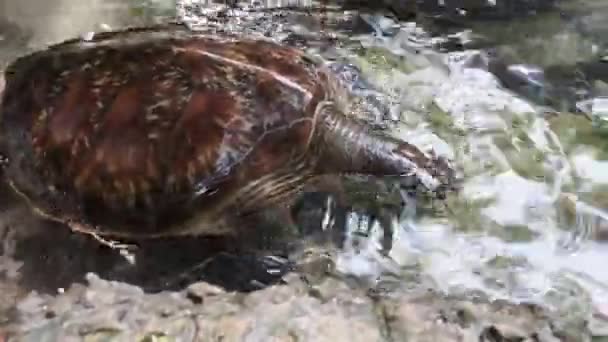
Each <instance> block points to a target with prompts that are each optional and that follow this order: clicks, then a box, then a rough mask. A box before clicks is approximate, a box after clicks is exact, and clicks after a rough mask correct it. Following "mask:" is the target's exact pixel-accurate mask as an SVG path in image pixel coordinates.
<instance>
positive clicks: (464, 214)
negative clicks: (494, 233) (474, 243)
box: [446, 197, 496, 232]
mask: <svg viewBox="0 0 608 342" xmlns="http://www.w3.org/2000/svg"><path fill="white" fill-rule="evenodd" d="M495 201H496V199H494V198H484V199H464V198H461V197H458V198H456V197H448V199H447V200H446V202H447V204H446V206H447V207H448V208H449V209H448V211H449V214H448V217H449V219H450V220H452V222H453V223H454V226H455V228H456V229H457V230H458V231H461V232H481V231H487V230H488V228H489V226H491V225H493V223H492V222H491V221H490V220H488V219H487V217H485V216H484V215H483V214H482V212H481V211H482V210H483V209H484V208H487V207H488V206H490V205H492V204H493V203H495Z"/></svg>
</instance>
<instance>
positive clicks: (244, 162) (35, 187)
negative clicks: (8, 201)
mask: <svg viewBox="0 0 608 342" xmlns="http://www.w3.org/2000/svg"><path fill="white" fill-rule="evenodd" d="M330 69H331V68H328V67H327V66H326V64H324V63H323V62H322V61H321V60H320V59H317V58H315V57H312V56H309V55H307V54H306V53H304V52H303V51H302V50H300V49H297V48H293V47H288V46H283V45H280V44H277V43H274V42H272V41H270V40H266V39H262V38H255V39H254V38H251V37H249V38H248V37H242V36H238V35H236V34H228V33H225V34H220V33H218V34H214V35H208V34H203V33H195V32H192V31H188V30H181V29H176V28H173V27H170V28H169V27H147V28H131V29H125V30H119V31H112V32H104V33H99V34H97V35H95V36H94V37H93V38H92V39H90V40H83V39H72V40H68V41H65V42H63V43H59V44H56V45H52V46H50V47H48V48H47V49H44V50H41V51H37V52H34V53H31V54H28V55H26V56H23V57H21V58H18V59H17V60H15V61H14V62H13V63H11V64H10V65H9V66H8V67H7V69H6V70H5V73H4V77H5V89H4V93H3V94H2V106H1V107H0V110H1V112H0V115H1V116H0V136H1V137H2V139H1V140H2V145H3V146H2V150H0V152H2V153H3V154H4V155H5V157H6V160H7V161H6V162H5V165H4V176H5V177H6V179H7V180H8V183H9V184H10V186H11V187H12V189H14V190H15V192H16V193H17V194H19V195H21V196H22V197H23V198H24V199H25V200H26V201H27V203H28V204H29V205H31V207H32V208H34V210H35V211H36V212H37V213H39V214H41V215H42V216H44V217H46V218H48V219H51V220H54V221H58V222H61V223H64V224H66V225H67V226H69V227H71V228H72V229H74V230H76V231H80V232H86V233H91V234H96V235H98V236H108V237H114V238H159V237H167V236H188V235H190V236H192V235H218V234H227V233H235V232H237V231H238V229H237V230H235V228H234V227H236V226H238V225H235V224H234V223H235V222H237V221H235V220H240V219H243V218H246V217H247V216H248V215H249V214H252V213H255V212H257V211H259V210H261V209H264V208H268V207H271V206H274V205H278V204H282V203H287V202H288V200H289V199H291V198H293V197H294V196H295V195H296V194H297V193H298V192H299V191H300V190H301V189H302V188H303V187H304V186H305V185H306V184H308V183H309V182H310V181H312V180H314V179H315V178H316V177H318V176H322V175H326V174H344V173H354V174H361V175H367V176H377V177H383V176H397V177H398V178H399V182H400V184H402V186H403V187H406V188H408V189H411V188H412V187H418V188H419V189H423V190H424V191H427V192H429V193H432V194H435V195H437V196H439V197H442V196H443V195H444V194H445V193H446V191H449V190H450V189H451V184H453V180H454V175H453V169H452V167H451V166H450V165H449V162H448V161H447V160H446V159H444V158H442V157H437V156H436V155H435V154H434V153H424V152H423V151H421V150H419V149H418V148H417V147H415V146H413V145H411V144H409V143H407V142H404V141H401V140H397V139H395V138H392V137H390V136H388V135H386V134H384V133H382V132H377V131H373V130H370V129H369V128H368V126H367V125H366V124H365V123H363V122H360V121H358V119H357V116H356V115H353V114H352V113H349V108H348V98H349V96H350V95H349V93H348V92H347V91H345V90H344V89H346V88H345V87H343V86H342V85H341V83H340V82H339V81H338V79H339V78H336V77H335V76H334V74H333V73H332V71H331V70H330Z"/></svg>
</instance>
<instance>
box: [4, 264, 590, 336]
mask: <svg viewBox="0 0 608 342" xmlns="http://www.w3.org/2000/svg"><path fill="white" fill-rule="evenodd" d="M193 291H195V292H196V296H198V297H200V298H201V300H202V301H198V300H197V301H191V300H190V299H189V295H190V294H191V293H192V292H193ZM84 292H85V293H83V291H80V290H78V291H73V290H72V289H68V291H66V292H65V293H63V294H58V295H56V296H54V297H48V296H39V295H37V294H35V293H33V294H31V295H30V297H29V298H28V299H27V301H28V302H29V304H28V305H20V306H19V309H18V311H19V312H18V316H19V320H20V322H21V324H20V325H19V326H17V327H15V329H13V330H12V331H11V335H9V336H11V339H9V341H14V340H19V341H32V342H33V341H43V340H48V339H52V340H60V341H101V340H104V341H116V342H118V341H145V340H147V339H150V340H151V339H152V338H158V339H159V340H160V341H163V340H164V339H166V340H168V341H170V340H179V341H217V340H220V339H221V340H225V341H269V340H273V341H293V340H298V341H328V342H329V341H362V342H363V341H365V342H368V341H385V340H393V341H405V340H409V341H437V342H441V341H455V340H465V341H468V340H479V341H498V340H500V341H506V340H509V341H512V340H528V339H529V340H535V341H543V342H544V341H558V340H560V339H559V336H560V333H561V332H560V331H555V329H554V328H552V327H553V326H555V324H554V322H553V320H554V319H556V318H555V317H553V316H551V314H550V312H547V311H545V310H543V309H542V308H540V307H538V306H535V305H527V304H512V303H508V302H503V301H490V300H488V299H486V298H474V297H467V296H459V297H455V296H446V295H444V294H441V293H438V292H434V291H428V290H424V289H423V288H418V289H415V290H404V289H400V288H396V289H395V291H393V292H390V293H388V294H387V293H383V294H378V293H377V292H376V295H371V294H373V293H374V292H366V291H363V289H362V288H358V287H353V286H348V285H347V284H346V283H345V282H343V281H341V280H339V279H336V278H331V277H328V278H325V279H324V280H323V281H322V282H320V283H319V284H318V285H316V286H311V285H307V284H306V283H305V282H302V280H301V279H300V277H298V276H295V275H294V274H291V275H289V276H287V277H286V285H276V286H271V287H267V288H265V289H263V290H259V291H255V292H252V293H249V294H243V293H237V292H224V291H222V290H221V289H218V288H215V287H213V286H210V285H209V284H205V283H197V284H193V285H192V286H191V287H190V288H189V289H187V290H184V291H181V292H161V293H156V294H144V293H141V291H138V290H137V289H135V288H133V287H131V286H123V285H119V284H116V283H115V282H107V281H105V280H102V279H99V278H97V277H95V276H89V284H88V285H87V286H86V290H85V291H84ZM87 293H88V295H87ZM83 296H84V297H87V296H88V297H89V298H97V299H98V300H97V301H94V302H92V301H84V302H83ZM59 301H63V302H66V303H68V302H69V303H70V304H71V309H70V310H68V311H62V312H55V313H54V314H53V315H51V314H49V313H48V311H47V310H48V309H47V310H45V309H43V308H50V307H56V306H57V305H56V303H57V302H59ZM41 313H43V314H41ZM572 333H574V334H576V335H573V336H580V337H581V338H585V337H586V336H588V334H589V331H588V330H587V329H586V326H585V325H584V324H581V325H580V328H579V330H578V331H575V332H572Z"/></svg>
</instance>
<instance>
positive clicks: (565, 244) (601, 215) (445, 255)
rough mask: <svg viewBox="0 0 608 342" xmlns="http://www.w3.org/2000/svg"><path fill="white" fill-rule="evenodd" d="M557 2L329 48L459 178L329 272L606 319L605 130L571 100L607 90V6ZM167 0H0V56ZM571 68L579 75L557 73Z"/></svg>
mask: <svg viewBox="0 0 608 342" xmlns="http://www.w3.org/2000/svg"><path fill="white" fill-rule="evenodd" d="M573 3H574V4H573ZM567 5H568V6H566V9H565V10H564V11H563V13H562V14H561V15H560V13H549V14H543V15H539V16H537V17H533V18H526V19H520V20H519V19H514V20H513V21H511V23H510V24H509V25H506V24H504V23H493V22H480V23H475V22H472V23H470V24H469V25H468V26H469V27H468V28H466V29H460V32H457V34H459V35H460V36H461V37H466V36H470V37H473V38H471V40H472V41H478V42H480V43H479V44H478V47H479V46H481V47H483V48H484V49H485V48H486V47H489V48H490V49H488V50H474V49H473V48H470V49H465V50H462V49H457V50H459V51H451V52H449V51H442V52H440V51H438V50H437V49H433V48H432V46H431V45H433V43H437V42H438V41H441V40H442V39H444V38H446V37H447V33H446V34H444V35H443V36H442V35H438V36H434V37H432V36H429V35H426V34H425V30H424V28H423V27H421V26H416V25H415V24H414V23H399V24H397V23H395V25H394V27H396V29H394V31H392V32H391V33H390V34H385V35H384V36H378V35H377V33H378V32H380V31H382V27H381V26H378V27H376V32H375V33H374V31H373V30H370V31H369V32H368V33H366V32H364V33H361V34H356V35H355V34H353V35H352V36H351V37H350V38H349V39H347V38H343V39H344V41H342V43H343V44H342V47H340V48H336V49H335V50H334V51H332V54H334V55H335V54H338V55H342V56H345V57H346V58H348V59H349V60H350V61H351V62H352V63H354V64H356V65H358V66H359V67H360V68H361V69H362V70H363V73H364V74H365V75H366V77H367V78H368V79H369V81H370V82H371V83H372V84H373V85H374V86H375V87H377V88H378V89H380V90H381V91H382V92H384V93H385V94H387V95H388V96H389V97H390V98H391V99H392V100H393V101H392V103H393V108H392V109H393V112H395V113H397V115H398V117H399V119H400V122H399V123H398V124H396V125H395V127H393V133H394V134H395V135H397V136H400V137H403V138H405V139H408V140H410V141H413V142H415V143H417V144H419V145H420V146H433V147H434V148H435V149H436V150H437V151H438V152H440V153H445V154H448V155H450V156H453V157H454V158H455V160H456V161H457V164H458V166H459V167H460V168H461V169H462V170H463V171H464V174H465V176H466V182H465V187H464V191H463V194H462V195H460V196H459V197H457V198H450V202H449V209H448V210H447V213H444V214H443V215H438V214H433V213H432V211H431V213H430V214H428V212H425V211H423V214H421V215H419V216H416V217H415V218H414V219H407V220H404V221H403V222H401V223H398V224H397V229H396V231H395V237H394V238H395V246H394V248H393V250H392V252H391V253H390V255H389V256H390V259H389V260H387V259H386V258H383V257H381V256H380V255H379V254H378V253H377V252H376V250H377V248H376V246H375V242H374V241H375V240H373V239H370V240H369V241H370V242H369V243H370V245H369V248H368V253H357V252H356V251H354V250H349V249H347V250H346V251H345V252H344V253H342V254H341V255H340V257H339V264H338V266H339V268H340V269H341V270H342V271H344V272H345V273H352V274H357V275H359V276H367V277H371V278H374V277H376V276H380V278H382V274H392V275H395V274H397V275H403V274H405V273H407V272H410V270H411V269H416V270H422V274H424V275H425V276H426V277H428V278H429V279H430V280H431V281H432V282H434V283H435V284H436V285H437V286H438V287H439V288H442V289H444V290H446V291H453V292H454V291H455V292H458V291H473V290H481V291H483V292H486V293H488V294H491V295H493V296H496V297H499V298H509V299H511V300H526V301H530V300H531V301H539V302H542V303H544V304H547V305H549V306H553V307H554V308H556V309H558V310H563V311H564V312H565V313H568V314H588V313H590V312H593V313H595V317H598V319H597V322H594V324H596V325H597V328H596V329H598V330H602V329H603V331H606V330H608V323H607V322H608V268H606V267H605V263H606V260H608V243H607V242H608V192H607V191H608V176H607V175H608V154H606V151H608V140H607V139H608V133H606V132H604V131H602V129H601V128H594V127H592V124H591V120H590V119H589V118H587V117H585V115H584V114H582V113H575V112H574V110H573V108H574V107H575V106H574V103H575V102H577V101H580V100H584V99H589V98H592V97H593V96H596V95H597V93H598V92H599V93H600V95H601V92H602V89H604V90H605V89H608V83H607V82H608V80H606V79H605V78H604V77H605V75H604V76H602V74H601V73H602V72H606V71H605V70H606V63H604V64H601V63H600V62H598V61H600V60H601V59H602V58H603V57H602V56H603V55H602V53H603V51H608V50H605V49H606V43H608V41H606V40H605V35H604V34H603V32H604V31H605V30H607V29H606V25H604V24H603V23H602V21H601V19H598V16H599V17H601V18H605V16H608V6H605V5H602V4H601V2H597V3H595V2H592V1H588V2H584V1H574V2H568V3H567ZM587 8H589V9H592V10H586V9H587ZM172 9H173V7H172V4H171V3H170V2H162V1H160V0H157V1H149V2H143V1H142V2H136V1H116V2H113V1H101V0H99V1H88V2H86V4H85V3H84V2H82V1H76V0H56V1H48V2H44V3H40V2H38V1H34V0H22V1H18V2H17V1H9V0H0V13H1V14H0V63H3V62H4V63H5V62H7V61H8V60H10V59H11V58H14V57H15V56H16V55H18V54H19V53H22V52H23V51H26V50H28V49H32V48H36V47H39V46H42V45H43V44H47V43H49V42H55V41H59V40H62V39H64V38H67V37H71V36H75V35H80V34H85V33H86V32H89V31H98V30H103V29H108V28H117V27H121V26H124V25H126V24H132V23H133V22H138V23H142V24H145V23H153V22H155V21H158V20H160V19H159V18H163V17H162V16H163V15H171V12H172ZM599 13H602V14H603V16H601V15H600V14H599ZM565 14H568V15H565ZM159 16H160V17H159ZM372 22H374V21H373V20H372ZM376 22H381V21H376ZM456 31H458V30H456ZM463 32H464V33H463ZM450 33H451V34H453V32H450ZM480 37H481V38H480ZM482 38H483V39H482ZM341 39H342V38H341ZM465 40H466V39H465ZM602 40H603V41H602ZM481 42H483V44H482V43H481ZM436 46H437V44H436ZM466 46H467V45H466V44H465V47H466ZM471 46H473V47H475V44H471ZM451 50H454V49H451ZM607 55H608V54H607ZM488 56H489V57H488ZM496 61H498V62H499V63H496ZM501 63H502V64H504V65H503V67H504V68H503V69H500V68H498V69H496V68H497V65H498V66H500V65H501ZM515 64H519V65H523V66H527V68H528V69H530V68H532V67H533V66H534V67H537V68H539V69H540V70H541V71H544V73H545V74H544V75H543V77H544V78H543V79H542V81H539V82H540V85H539V86H538V87H537V88H534V89H536V90H540V91H544V90H547V91H548V94H549V95H546V96H545V95H543V96H544V97H542V96H541V99H540V100H539V97H538V96H536V95H538V94H537V93H533V92H531V91H530V89H532V88H533V87H532V86H533V85H534V80H533V79H532V78H530V79H528V80H527V81H526V82H527V83H526V82H524V86H517V85H515V86H509V84H506V83H505V82H504V81H505V77H506V76H509V74H508V73H506V71H504V70H507V69H505V68H507V67H508V66H511V65H515ZM0 65H1V64H0ZM589 65H592V67H589ZM581 67H582V68H583V69H584V70H587V73H588V74H587V75H583V76H581V79H582V80H583V81H585V82H587V83H593V84H592V85H587V86H585V85H583V86H579V85H576V84H574V85H572V84H570V83H568V82H571V81H572V79H573V78H572V77H570V76H568V75H571V74H572V75H578V74H580V72H581V71H580V68H581ZM577 68H579V69H577ZM585 68H586V69H585ZM497 70H498V71H497ZM501 70H502V71H501ZM589 70H590V71H589ZM594 71H597V73H595V74H594ZM505 75H506V76H505ZM531 80H532V81H531ZM589 80H591V81H589ZM583 83H584V82H583ZM507 86H509V89H508V88H507ZM526 87H527V88H526ZM531 87H532V88H531ZM577 87H579V88H580V89H579V88H577ZM603 87H604V88H603ZM581 89H582V90H581ZM425 213H426V214H425ZM353 220H355V218H353ZM351 226H352V227H354V226H357V225H356V224H354V223H353V224H352V225H351ZM374 232H376V231H374ZM372 235H373V234H372Z"/></svg>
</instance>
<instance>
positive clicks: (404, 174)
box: [315, 104, 456, 199]
mask: <svg viewBox="0 0 608 342" xmlns="http://www.w3.org/2000/svg"><path fill="white" fill-rule="evenodd" d="M318 130H319V133H318V137H319V140H318V143H317V145H316V146H315V147H316V148H319V149H320V153H319V154H320V163H319V164H318V166H317V172H319V173H323V174H324V173H351V174H361V175H369V176H375V177H399V183H400V184H401V185H402V188H404V190H407V191H422V192H425V193H428V194H430V195H431V196H432V197H435V198H439V199H443V198H445V196H446V193H447V192H448V191H451V190H454V189H455V186H456V181H455V175H454V170H453V169H452V167H451V166H450V165H449V163H448V161H447V159H445V158H444V157H441V156H437V155H435V153H434V152H432V151H431V152H430V153H428V154H427V153H424V152H423V151H421V150H420V149H419V148H417V147H416V146H414V145H412V144H409V143H407V142H405V141H402V140H399V139H396V138H393V137H391V136H389V135H387V134H383V133H382V132H381V131H373V130H370V127H369V126H368V125H366V124H365V123H364V122H361V121H359V120H357V119H356V118H354V117H350V116H346V115H344V114H342V113H340V111H338V110H336V109H335V107H334V106H333V105H331V104H328V105H326V106H325V107H324V108H323V109H322V115H321V118H320V120H319V122H318Z"/></svg>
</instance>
